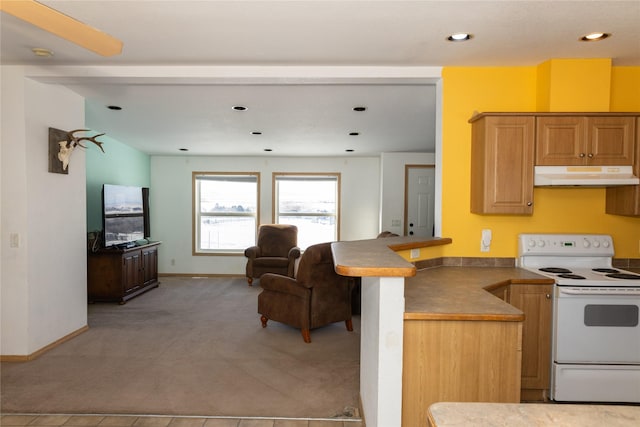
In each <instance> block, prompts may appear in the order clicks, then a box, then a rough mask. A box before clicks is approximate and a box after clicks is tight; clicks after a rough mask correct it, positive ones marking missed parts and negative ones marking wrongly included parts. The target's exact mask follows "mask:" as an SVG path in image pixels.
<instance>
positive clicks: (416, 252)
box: [410, 248, 420, 259]
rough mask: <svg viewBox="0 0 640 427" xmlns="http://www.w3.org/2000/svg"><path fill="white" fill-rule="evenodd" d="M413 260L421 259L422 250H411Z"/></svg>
mask: <svg viewBox="0 0 640 427" xmlns="http://www.w3.org/2000/svg"><path fill="white" fill-rule="evenodd" d="M410 256H411V259H416V258H420V248H416V249H411V254H410Z"/></svg>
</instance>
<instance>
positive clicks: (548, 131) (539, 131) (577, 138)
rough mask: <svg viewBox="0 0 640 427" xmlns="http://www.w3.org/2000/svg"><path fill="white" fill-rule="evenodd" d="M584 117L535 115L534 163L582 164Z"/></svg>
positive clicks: (553, 164)
mask: <svg viewBox="0 0 640 427" xmlns="http://www.w3.org/2000/svg"><path fill="white" fill-rule="evenodd" d="M585 130H586V127H585V118H584V117H573V116H562V117H555V116H551V117H537V118H536V165H538V166H572V165H584V164H585V163H586V159H587V153H586V152H585V151H586V147H585V142H586V133H585Z"/></svg>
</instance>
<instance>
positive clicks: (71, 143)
mask: <svg viewBox="0 0 640 427" xmlns="http://www.w3.org/2000/svg"><path fill="white" fill-rule="evenodd" d="M76 132H89V129H76V130H72V131H70V132H67V140H66V141H60V142H58V145H59V146H60V151H59V152H58V160H60V161H61V162H62V169H63V170H67V166H69V158H70V157H71V153H73V149H74V148H76V147H78V146H80V147H82V148H87V146H86V145H82V144H81V143H80V142H81V141H91V142H93V143H94V144H96V145H97V146H98V148H100V151H102V152H103V153H104V148H102V142H100V141H96V138H97V137H99V136H102V135H104V133H100V134H98V135H94V136H91V137H88V136H82V137H77V136H74V135H73V134H74V133H76Z"/></svg>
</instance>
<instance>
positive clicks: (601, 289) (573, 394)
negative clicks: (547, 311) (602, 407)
mask: <svg viewBox="0 0 640 427" xmlns="http://www.w3.org/2000/svg"><path fill="white" fill-rule="evenodd" d="M614 253H615V252H614V245H613V239H612V238H611V236H609V235H603V234H521V235H519V237H518V259H517V265H518V266H519V267H522V268H526V269H527V270H530V271H533V272H536V273H538V274H541V275H543V276H547V277H551V278H553V279H554V280H555V285H554V292H553V322H552V323H553V324H552V327H553V331H552V336H553V342H552V354H551V355H550V357H551V358H552V371H551V384H550V390H551V398H552V399H553V400H557V401H579V402H640V325H639V323H640V313H639V307H640V274H636V273H633V272H630V271H625V270H622V269H619V268H614V267H612V258H613V256H614Z"/></svg>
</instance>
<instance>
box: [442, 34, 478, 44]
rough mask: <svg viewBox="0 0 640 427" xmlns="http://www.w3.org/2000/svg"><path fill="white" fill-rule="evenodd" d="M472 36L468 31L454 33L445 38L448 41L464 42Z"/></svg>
mask: <svg viewBox="0 0 640 427" xmlns="http://www.w3.org/2000/svg"><path fill="white" fill-rule="evenodd" d="M472 38H473V35H472V34H469V33H454V34H451V35H450V36H449V37H447V40H448V41H450V42H466V41H467V40H471V39H472Z"/></svg>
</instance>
